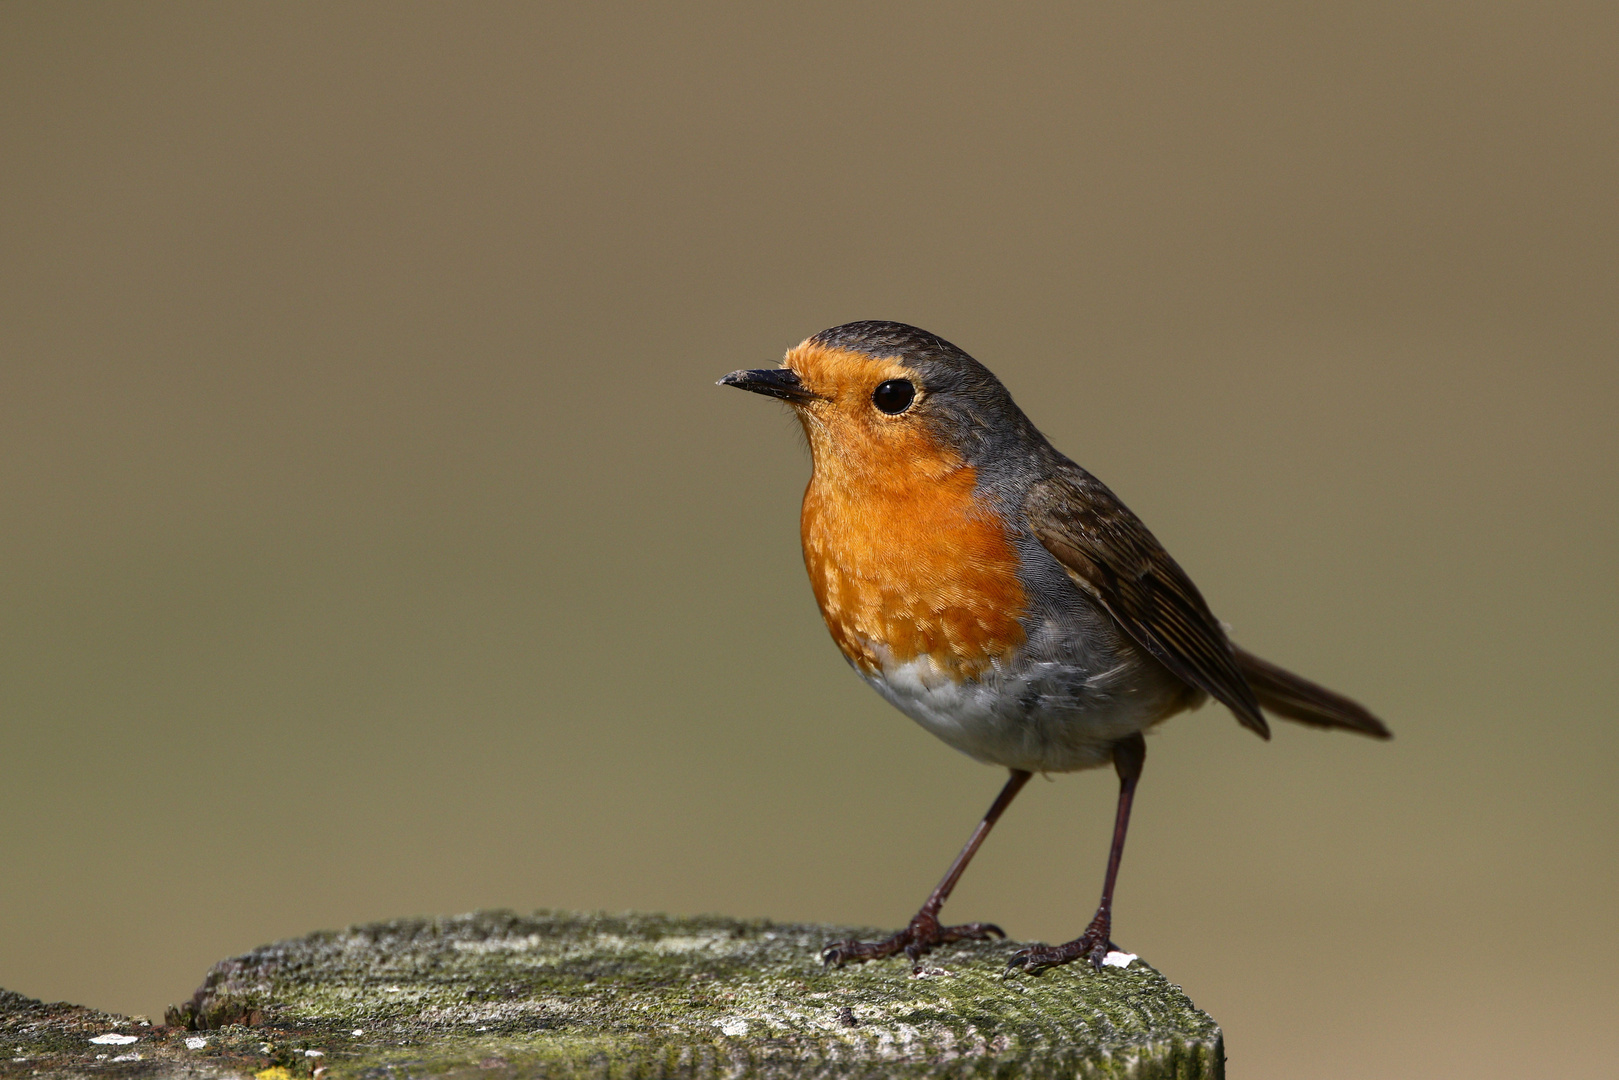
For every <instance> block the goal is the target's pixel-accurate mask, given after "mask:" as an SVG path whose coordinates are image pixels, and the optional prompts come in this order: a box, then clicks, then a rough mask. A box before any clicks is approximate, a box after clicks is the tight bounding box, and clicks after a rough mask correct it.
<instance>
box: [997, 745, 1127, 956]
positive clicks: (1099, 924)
mask: <svg viewBox="0 0 1619 1080" xmlns="http://www.w3.org/2000/svg"><path fill="white" fill-rule="evenodd" d="M1146 760H1147V740H1145V739H1143V738H1142V737H1141V735H1140V734H1139V733H1137V734H1135V735H1132V736H1130V737H1129V738H1128V739H1120V740H1119V741H1118V742H1116V743H1114V744H1113V768H1114V770H1115V771H1117V772H1118V774H1119V809H1118V813H1117V814H1116V815H1115V816H1114V818H1113V845H1112V847H1110V848H1109V849H1108V854H1107V880H1106V881H1104V882H1103V884H1102V902H1101V904H1100V905H1098V906H1097V908H1096V917H1095V918H1094V919H1092V920H1091V924H1090V926H1088V927H1086V928H1085V932H1084V933H1083V934H1081V935H1080V936H1079V937H1077V938H1075V939H1074V940H1073V941H1070V942H1068V943H1067V944H1066V945H1055V946H1054V945H1033V946H1030V947H1029V948H1027V949H1019V950H1018V951H1017V952H1015V953H1013V954H1012V958H1011V959H1010V960H1008V961H1007V962H1006V970H1007V973H1008V974H1010V973H1011V972H1012V971H1014V970H1016V969H1017V968H1023V969H1024V970H1026V971H1030V972H1035V971H1040V970H1041V969H1042V968H1048V967H1055V966H1056V965H1057V964H1066V963H1068V962H1069V961H1070V960H1078V959H1079V958H1080V957H1082V956H1083V957H1087V958H1088V959H1089V960H1090V962H1091V963H1092V964H1093V965H1094V966H1095V967H1097V968H1100V967H1101V966H1102V958H1103V957H1105V956H1106V955H1107V953H1108V949H1110V948H1112V947H1113V942H1112V941H1111V940H1110V939H1109V935H1110V934H1112V932H1113V883H1114V882H1115V881H1116V880H1118V876H1119V860H1120V859H1122V858H1123V857H1124V834H1125V831H1126V830H1127V829H1129V827H1130V802H1131V800H1132V799H1134V797H1135V793H1136V781H1137V780H1140V779H1141V766H1142V763H1143V762H1145V761H1146Z"/></svg>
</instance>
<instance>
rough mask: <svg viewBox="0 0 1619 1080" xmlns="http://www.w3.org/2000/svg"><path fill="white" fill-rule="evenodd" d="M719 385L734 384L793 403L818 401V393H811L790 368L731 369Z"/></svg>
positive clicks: (800, 403) (819, 397) (819, 398)
mask: <svg viewBox="0 0 1619 1080" xmlns="http://www.w3.org/2000/svg"><path fill="white" fill-rule="evenodd" d="M719 385H721V386H735V387H739V388H741V389H743V390H752V391H753V392H754V393H755V394H765V395H767V396H769V397H774V398H781V400H783V401H787V402H791V403H792V404H794V405H802V404H804V403H805V402H808V401H820V400H821V395H820V394H812V393H810V392H809V391H808V390H806V389H804V384H803V383H801V382H799V381H798V372H796V371H794V370H793V369H792V368H763V369H761V370H759V371H733V372H731V373H730V374H729V375H727V376H725V378H723V379H721V380H720V381H719Z"/></svg>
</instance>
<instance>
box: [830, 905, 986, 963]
mask: <svg viewBox="0 0 1619 1080" xmlns="http://www.w3.org/2000/svg"><path fill="white" fill-rule="evenodd" d="M1005 936H1006V931H1005V930H1002V929H1001V928H1000V927H999V926H996V925H995V924H994V923H962V924H961V925H960V926H940V925H939V924H938V922H937V921H936V920H933V919H931V918H927V919H924V918H921V917H918V918H916V919H912V920H911V925H909V926H907V927H906V928H905V929H903V930H901V931H900V932H899V933H897V934H895V935H894V936H893V937H891V938H888V939H887V940H885V941H834V942H831V943H830V944H828V945H827V946H826V947H825V948H823V949H822V950H821V963H823V964H825V965H826V966H828V967H842V966H843V965H844V964H846V963H848V962H849V961H851V960H853V961H856V962H857V963H864V962H865V961H867V960H882V959H884V958H885V957H889V956H893V955H894V954H895V953H904V954H905V956H906V957H907V958H908V959H909V960H910V961H911V963H912V964H913V965H914V964H916V963H917V962H919V961H920V960H921V959H922V956H923V954H925V953H927V952H929V951H930V950H931V949H933V947H934V946H936V945H945V944H948V943H950V942H953V941H988V940H989V939H990V938H992V937H999V938H1004V937H1005Z"/></svg>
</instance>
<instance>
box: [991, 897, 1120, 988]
mask: <svg viewBox="0 0 1619 1080" xmlns="http://www.w3.org/2000/svg"><path fill="white" fill-rule="evenodd" d="M1112 921H1113V920H1112V915H1111V913H1110V912H1108V911H1106V910H1102V911H1098V912H1097V913H1096V918H1094V919H1092V920H1091V924H1090V926H1088V927H1086V928H1085V932H1084V933H1083V934H1081V935H1080V936H1079V937H1077V938H1075V939H1074V940H1073V941H1070V942H1068V943H1066V944H1063V945H1031V946H1029V947H1028V948H1027V949H1019V950H1018V951H1017V952H1015V953H1013V954H1012V956H1011V958H1010V959H1008V960H1007V961H1006V972H1005V974H1006V975H1008V976H1009V975H1011V974H1012V973H1013V972H1015V971H1018V970H1023V971H1026V972H1028V973H1029V974H1030V975H1037V974H1039V973H1040V972H1042V971H1044V970H1045V969H1046V968H1049V967H1056V966H1057V965H1059V964H1067V963H1070V962H1072V961H1074V960H1078V959H1080V958H1081V957H1083V958H1085V959H1088V960H1089V961H1090V962H1091V966H1092V967H1094V968H1096V969H1097V970H1098V971H1100V970H1101V969H1102V960H1103V959H1104V958H1105V957H1106V956H1107V954H1108V953H1109V952H1111V951H1113V950H1116V949H1117V948H1118V946H1117V945H1115V944H1113V942H1112V941H1110V940H1108V934H1110V933H1111V932H1112V929H1113V928H1112V926H1111V923H1112Z"/></svg>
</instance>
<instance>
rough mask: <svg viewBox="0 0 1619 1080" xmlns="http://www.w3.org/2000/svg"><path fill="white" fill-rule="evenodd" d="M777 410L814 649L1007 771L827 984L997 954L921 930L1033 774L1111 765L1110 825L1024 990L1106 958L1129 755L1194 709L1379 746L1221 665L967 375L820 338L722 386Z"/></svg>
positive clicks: (1257, 678) (1132, 536)
mask: <svg viewBox="0 0 1619 1080" xmlns="http://www.w3.org/2000/svg"><path fill="white" fill-rule="evenodd" d="M720 384H721V385H723V386H735V387H740V388H741V389H743V390H751V391H753V392H754V393H758V394H765V395H767V396H769V397H775V398H780V399H781V400H783V401H785V402H787V403H788V404H789V405H791V406H792V407H793V411H794V412H796V413H797V415H798V419H799V421H800V422H801V423H802V424H803V427H804V433H805V435H806V436H807V437H808V439H809V445H810V452H811V456H812V457H813V459H814V460H813V471H812V473H811V476H810V481H809V487H808V488H807V489H806V490H805V492H804V507H803V516H802V519H801V526H800V528H801V534H802V538H803V543H804V564H805V567H806V568H807V569H808V570H809V578H810V585H811V587H812V588H813V589H814V591H815V600H816V603H818V604H819V605H820V608H821V614H822V616H823V617H824V618H825V619H826V625H827V629H828V630H830V631H831V632H832V639H833V641H835V642H836V643H837V646H838V648H839V649H840V650H842V652H843V655H844V656H845V657H847V658H848V661H849V663H850V664H851V665H852V666H853V667H854V669H855V670H856V671H857V672H858V673H859V674H860V676H861V677H862V678H863V679H865V680H866V682H868V683H870V684H871V686H872V688H873V689H875V690H876V691H877V692H878V693H879V694H881V695H882V696H883V697H884V698H886V699H887V700H888V701H889V702H890V703H891V704H893V705H894V706H895V707H896V708H898V709H899V710H900V711H901V712H903V713H904V714H905V715H907V716H909V717H910V718H911V719H913V720H915V721H916V722H917V723H919V724H921V725H922V726H923V727H924V728H926V729H927V730H929V731H930V732H932V733H933V734H934V735H937V736H938V737H939V738H941V739H943V740H944V741H945V742H947V743H949V744H950V745H951V746H953V747H955V748H956V749H957V750H960V751H961V752H963V753H965V754H967V755H968V756H969V757H972V758H974V759H976V760H978V761H982V762H986V763H989V764H992V765H999V766H1001V767H1003V768H1005V769H1008V770H1010V772H1011V776H1010V778H1009V779H1008V780H1007V781H1006V785H1005V786H1004V787H1003V788H1002V789H1001V792H1000V794H999V795H998V796H997V797H996V799H995V801H994V803H993V804H992V805H991V806H990V808H989V812H988V813H986V814H985V815H984V817H983V820H982V821H980V822H979V823H978V827H977V828H976V829H975V830H974V831H973V833H972V836H971V837H969V838H968V840H967V844H966V846H965V847H963V848H962V849H961V853H960V854H959V855H957V856H956V859H955V861H954V862H953V863H951V864H950V868H949V869H948V870H947V871H946V872H945V875H944V878H943V880H941V881H940V882H939V884H938V887H937V888H935V889H934V890H933V892H932V894H931V895H930V896H929V897H928V899H927V902H926V903H924V904H923V905H922V908H921V910H920V911H918V912H917V913H916V917H915V918H913V919H912V920H911V921H910V925H908V926H907V927H906V928H905V929H903V930H901V931H900V932H899V933H897V934H894V935H893V936H892V937H889V938H887V939H886V940H883V941H838V942H833V943H832V944H829V945H828V946H826V948H825V949H824V950H823V952H822V954H821V955H822V959H823V960H824V961H826V962H827V963H829V964H833V965H842V964H844V963H846V962H848V961H865V960H875V959H879V958H882V957H887V956H893V955H895V954H896V953H900V952H903V953H904V954H905V955H906V956H908V957H909V958H910V959H911V960H912V962H913V963H914V962H916V961H918V960H919V959H920V957H921V956H922V954H923V953H925V952H927V951H928V950H930V949H932V948H933V947H934V946H936V945H939V944H942V943H945V942H952V941H961V940H965V939H973V940H984V939H987V938H989V937H991V936H995V937H1004V936H1005V934H1004V933H1003V932H1002V931H1001V929H1000V928H999V927H998V926H995V925H993V924H991V923H967V924H964V925H960V926H942V925H940V923H939V911H940V909H941V908H942V907H943V906H944V902H945V900H946V899H947V898H948V897H949V896H950V892H951V890H952V889H954V888H955V885H956V882H957V881H958V880H959V879H960V877H961V874H962V871H964V870H965V869H966V867H967V864H968V862H969V861H971V859H972V857H973V855H974V854H975V853H976V852H977V851H978V847H979V845H980V844H982V843H983V841H984V837H985V836H987V835H988V833H989V830H990V829H991V828H992V827H993V826H994V825H995V822H996V821H997V820H998V819H999V818H1000V816H1001V814H1002V813H1003V812H1004V811H1005V810H1006V808H1007V806H1008V805H1009V804H1010V803H1011V802H1012V800H1013V798H1015V797H1016V795H1017V793H1018V792H1019V791H1020V790H1022V788H1023V785H1024V784H1025V783H1027V782H1028V779H1029V777H1030V775H1031V774H1033V773H1035V772H1042V773H1053V772H1072V771H1075V770H1078V769H1091V768H1098V767H1100V766H1103V765H1106V764H1108V763H1110V762H1111V763H1112V765H1113V768H1114V770H1115V771H1116V772H1117V773H1118V777H1119V800H1118V810H1117V813H1116V816H1115V818H1114V826H1113V842H1112V845H1111V847H1110V849H1109V851H1108V860H1107V873H1106V876H1105V878H1104V879H1103V885H1102V900H1101V904H1100V905H1099V906H1098V907H1097V909H1096V916H1095V918H1093V919H1092V920H1091V923H1090V925H1089V926H1088V927H1087V928H1086V930H1085V932H1084V933H1083V934H1081V935H1080V936H1079V937H1077V938H1075V939H1074V940H1073V941H1070V942H1068V943H1066V944H1063V945H1056V946H1048V945H1035V946H1032V947H1030V948H1026V949H1022V950H1019V951H1018V952H1016V953H1014V954H1013V955H1012V957H1011V959H1010V960H1009V962H1008V967H1007V972H1008V973H1009V974H1010V973H1012V972H1013V971H1015V970H1018V969H1024V970H1027V971H1031V972H1032V971H1039V970H1041V969H1043V968H1047V967H1051V966H1054V965H1057V964H1066V963H1068V962H1070V961H1073V960H1078V959H1080V958H1085V959H1088V960H1090V961H1091V963H1093V964H1095V965H1097V966H1098V967H1100V966H1101V963H1102V960H1103V958H1104V957H1105V956H1106V955H1107V953H1108V951H1109V950H1110V949H1113V948H1116V946H1114V945H1113V943H1112V941H1111V939H1110V938H1111V934H1112V922H1113V887H1114V884H1115V882H1116V880H1117V878H1118V872H1119V860H1120V858H1121V856H1122V855H1123V853H1124V836H1125V831H1126V829H1127V828H1128V826H1129V823H1130V805H1131V802H1132V800H1133V799H1134V797H1135V790H1136V782H1137V781H1138V780H1139V779H1140V777H1141V767H1142V763H1143V762H1144V761H1145V760H1146V756H1147V744H1146V741H1145V740H1144V739H1143V738H1142V736H1143V734H1144V733H1145V732H1146V731H1148V730H1149V729H1151V728H1153V727H1155V726H1157V725H1158V724H1161V723H1163V722H1164V721H1165V720H1167V719H1169V718H1170V717H1171V716H1174V715H1175V714H1176V713H1179V712H1183V711H1185V710H1188V709H1195V708H1197V707H1198V706H1199V705H1201V704H1203V703H1204V702H1205V701H1206V700H1207V699H1208V698H1210V697H1213V698H1215V699H1216V700H1217V701H1219V702H1220V703H1221V704H1223V705H1225V706H1226V707H1227V708H1228V709H1230V710H1231V711H1232V712H1233V713H1235V714H1236V717H1237V721H1238V722H1239V723H1241V724H1242V725H1243V726H1244V727H1246V728H1248V729H1249V730H1250V731H1252V732H1254V733H1255V734H1256V735H1258V736H1259V737H1260V738H1263V739H1269V738H1270V729H1269V727H1268V726H1267V725H1266V723H1265V717H1264V715H1263V714H1262V712H1261V709H1263V710H1265V711H1268V712H1270V713H1271V714H1272V715H1274V716H1279V717H1283V718H1284V719H1288V720H1293V721H1296V722H1298V723H1301V724H1307V725H1310V726H1312V727H1320V728H1342V729H1344V730H1347V731H1354V732H1359V733H1360V734H1362V735H1369V736H1371V737H1373V738H1378V739H1386V738H1389V730H1388V728H1386V727H1384V726H1383V723H1382V722H1381V721H1380V720H1378V719H1377V718H1376V717H1375V716H1373V715H1372V714H1371V713H1369V712H1368V711H1366V709H1364V708H1362V707H1361V706H1360V705H1358V704H1356V703H1355V702H1353V701H1351V700H1349V699H1348V698H1346V697H1343V696H1341V695H1339V694H1335V693H1333V692H1332V691H1330V690H1327V689H1326V688H1324V687H1321V686H1317V685H1316V684H1315V683H1313V682H1310V681H1308V680H1307V679H1302V678H1300V677H1299V676H1297V675H1294V674H1292V673H1290V672H1288V671H1284V670H1283V669H1282V668H1279V667H1277V666H1276V665H1275V664H1271V663H1269V662H1267V661H1265V660H1261V659H1260V658H1259V657H1257V656H1254V655H1253V654H1252V653H1249V652H1246V651H1244V650H1243V649H1241V648H1238V647H1237V646H1236V645H1235V644H1233V643H1232V642H1231V640H1230V639H1229V638H1228V637H1227V636H1226V632H1225V630H1224V628H1223V627H1222V625H1221V623H1220V622H1219V621H1218V620H1217V619H1216V618H1215V617H1214V615H1213V614H1212V613H1210V611H1209V608H1208V605H1207V604H1206V603H1205V602H1204V600H1203V596H1202V594H1200V593H1199V592H1198V590H1197V586H1195V585H1193V584H1192V582H1191V579H1190V578H1188V577H1187V576H1186V573H1185V572H1184V571H1183V570H1182V569H1181V568H1180V567H1179V566H1178V565H1176V563H1175V560H1174V559H1172V558H1170V557H1169V553H1168V552H1166V551H1165V550H1164V549H1163V547H1162V545H1160V544H1159V543H1158V541H1157V540H1156V539H1155V538H1154V537H1153V535H1152V534H1151V533H1150V532H1148V531H1147V528H1146V526H1145V525H1143V524H1142V523H1141V521H1140V520H1139V519H1138V518H1137V517H1136V516H1135V514H1133V513H1131V512H1130V510H1129V509H1128V508H1126V507H1125V505H1124V504H1123V503H1122V502H1120V501H1119V498H1118V496H1116V495H1114V494H1113V492H1111V491H1109V490H1108V489H1107V487H1106V486H1105V485H1103V484H1102V482H1101V481H1099V480H1097V479H1096V478H1095V477H1093V476H1092V475H1091V474H1090V473H1088V472H1086V471H1085V470H1084V469H1082V468H1080V467H1079V466H1078V465H1076V464H1074V463H1073V462H1072V461H1070V460H1068V459H1067V458H1066V457H1064V456H1063V455H1062V454H1060V453H1058V452H1057V450H1056V449H1055V448H1053V447H1052V445H1051V444H1050V443H1049V442H1047V441H1046V438H1045V436H1043V435H1041V434H1040V432H1039V431H1038V430H1036V429H1035V426H1034V425H1033V424H1032V423H1030V422H1029V418H1028V417H1026V416H1024V415H1023V411H1022V410H1021V409H1019V408H1018V407H1017V405H1016V404H1014V403H1013V401H1012V397H1011V395H1010V394H1008V393H1007V391H1006V388H1005V387H1004V386H1002V385H1001V383H1000V380H998V379H996V378H995V376H994V375H992V374H991V373H990V372H989V370H988V369H987V368H985V367H984V366H983V365H982V364H980V363H978V361H976V360H974V359H973V358H972V357H971V356H968V355H967V354H966V353H965V352H963V351H962V350H961V349H958V348H957V347H956V346H954V345H952V344H950V342H948V341H945V340H944V339H943V338H940V337H938V336H936V335H934V334H930V333H928V332H927V331H925V330H919V329H917V328H916V327H914V326H907V325H905V324H904V323H896V322H854V323H847V324H845V325H843V326H835V327H833V328H832V329H830V330H823V331H822V332H821V333H819V334H816V335H815V336H814V337H811V338H808V339H807V340H805V341H804V342H803V343H802V344H801V345H799V346H798V347H796V348H794V349H792V350H791V351H790V352H788V353H787V356H786V360H785V361H784V363H783V364H782V366H781V367H779V368H767V369H764V370H759V371H734V372H732V373H731V374H729V375H727V376H725V377H724V378H723V379H721V380H720Z"/></svg>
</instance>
